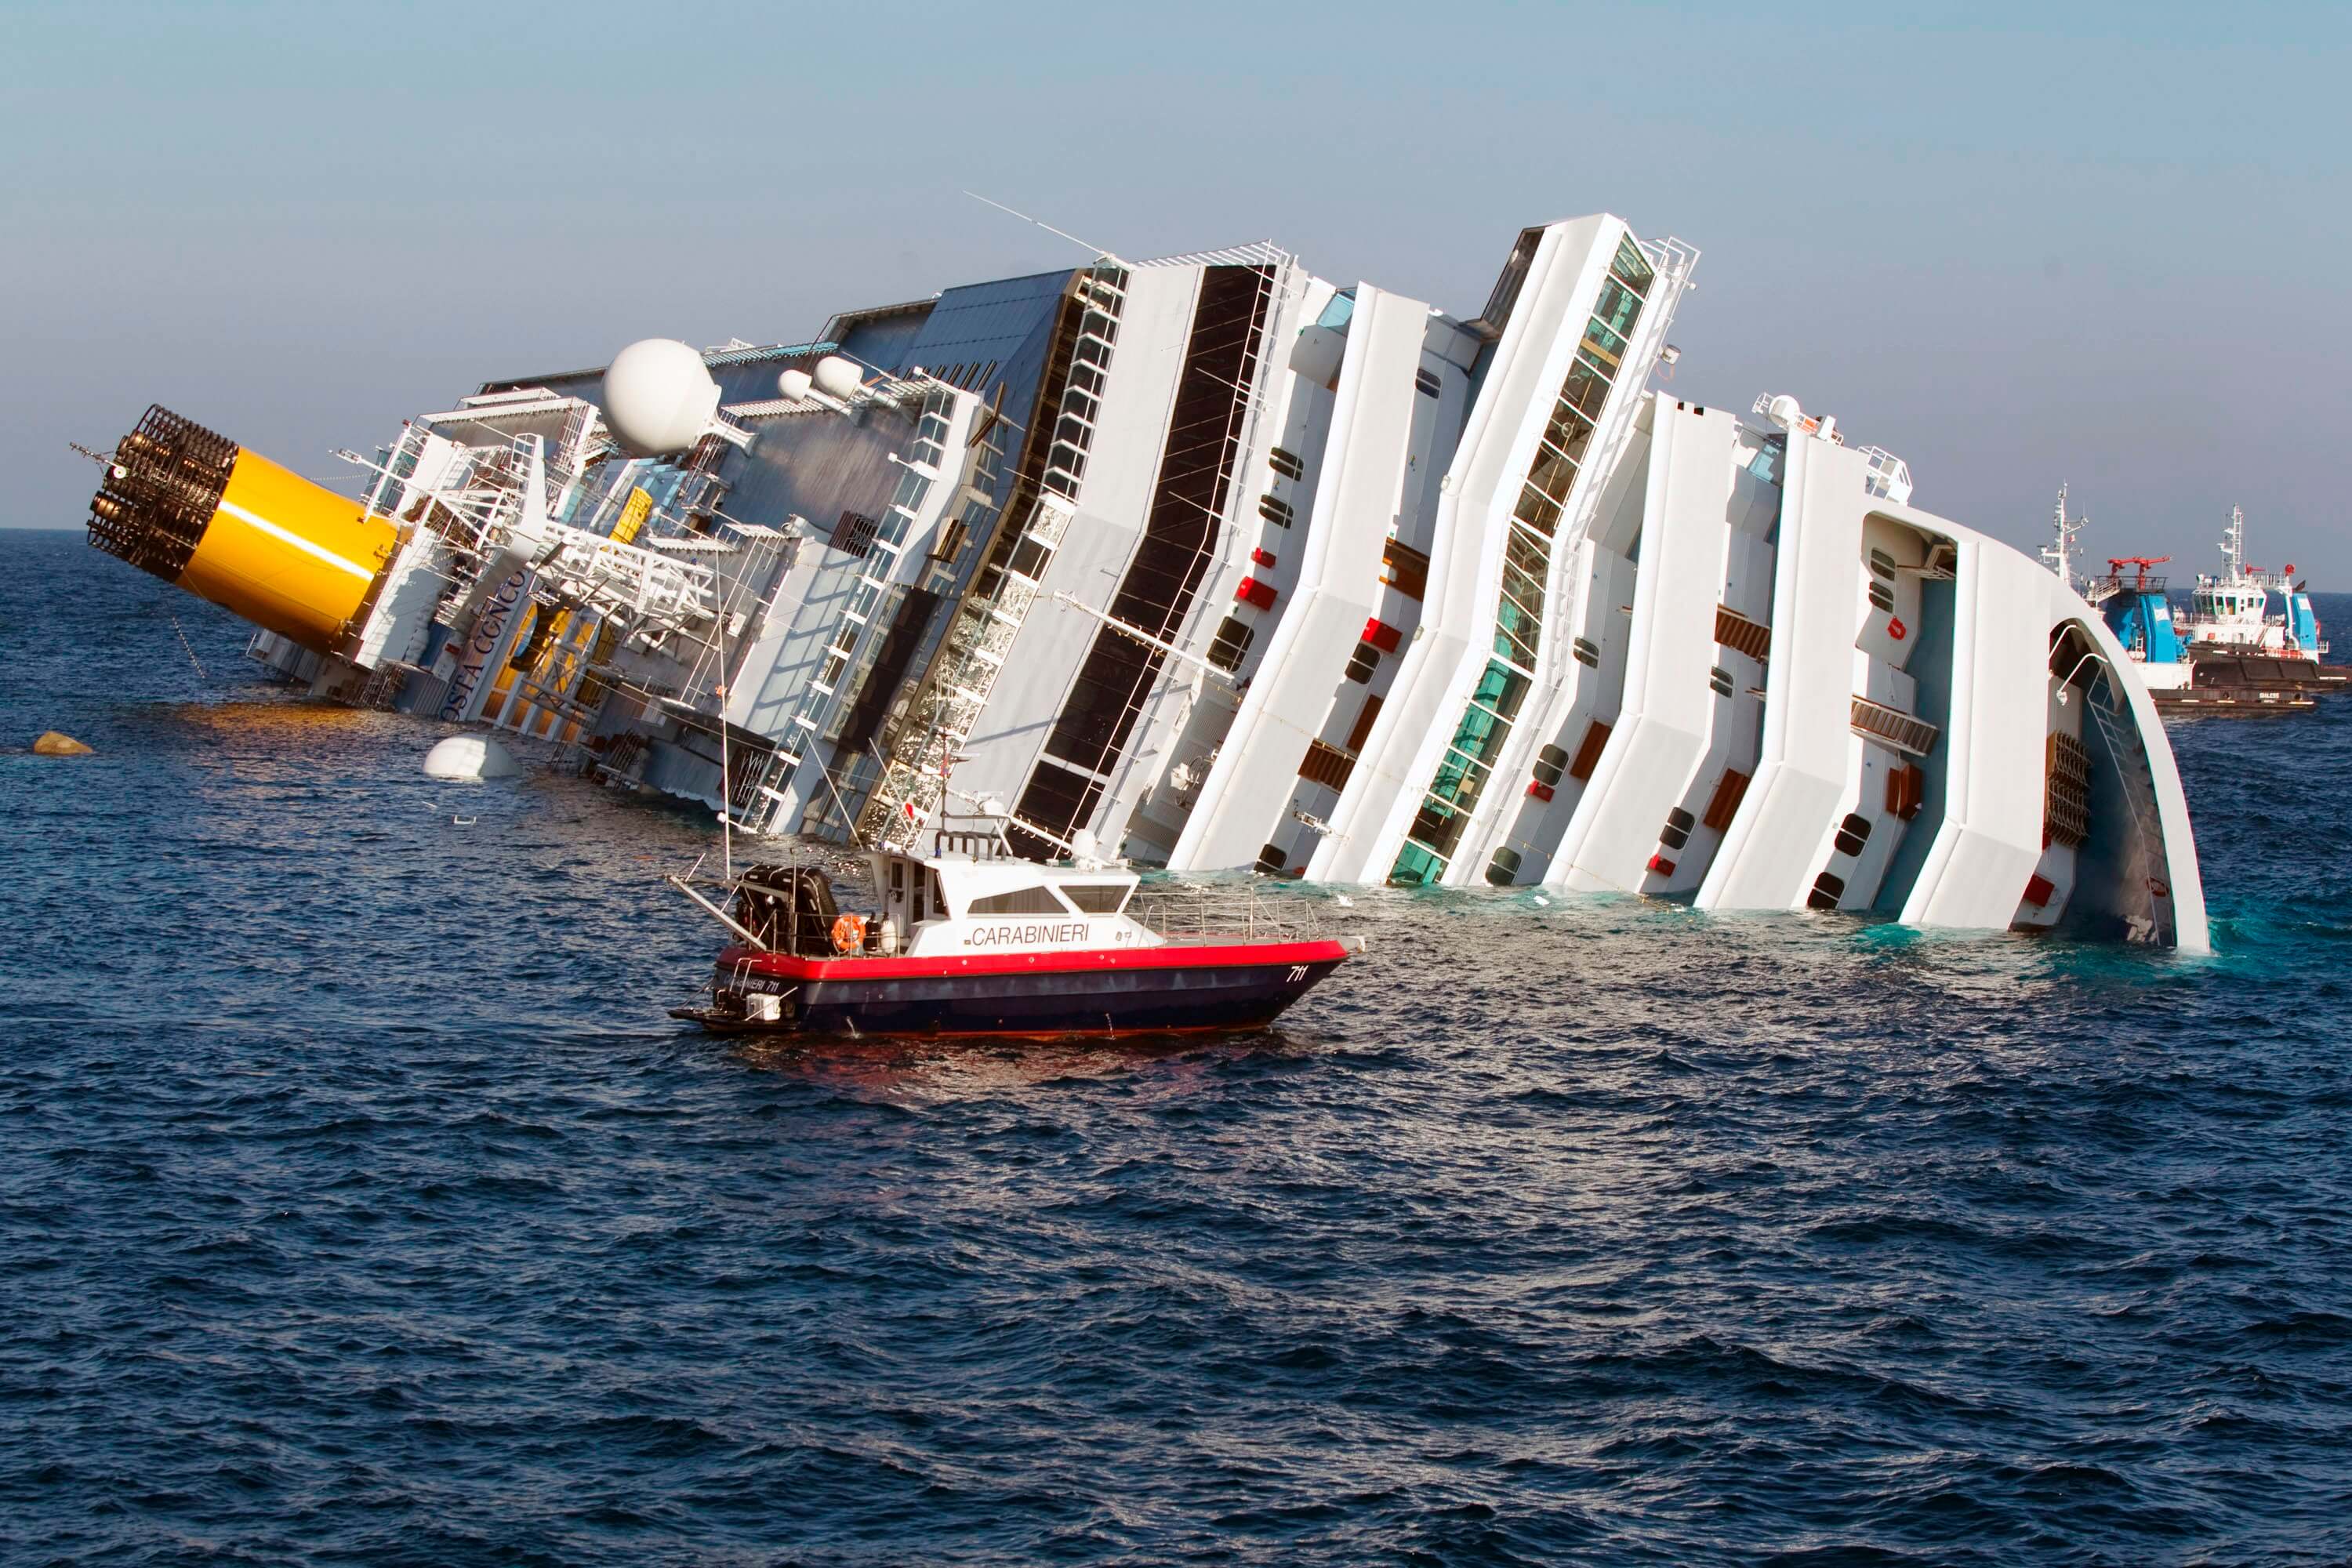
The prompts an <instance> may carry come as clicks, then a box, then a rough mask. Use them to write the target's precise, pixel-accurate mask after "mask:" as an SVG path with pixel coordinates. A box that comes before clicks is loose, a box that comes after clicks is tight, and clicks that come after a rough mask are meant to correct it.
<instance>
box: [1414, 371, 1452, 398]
mask: <svg viewBox="0 0 2352 1568" xmlns="http://www.w3.org/2000/svg"><path fill="white" fill-rule="evenodd" d="M1412 384H1413V390H1414V391H1416V392H1418V393H1420V394H1421V395H1423V397H1434V396H1436V395H1437V393H1438V389H1439V388H1440V387H1441V386H1442V385H1443V384H1444V383H1442V382H1440V381H1439V380H1438V379H1437V377H1436V375H1435V374H1433V373H1432V372H1430V371H1425V370H1417V371H1414V372H1413V373H1412Z"/></svg>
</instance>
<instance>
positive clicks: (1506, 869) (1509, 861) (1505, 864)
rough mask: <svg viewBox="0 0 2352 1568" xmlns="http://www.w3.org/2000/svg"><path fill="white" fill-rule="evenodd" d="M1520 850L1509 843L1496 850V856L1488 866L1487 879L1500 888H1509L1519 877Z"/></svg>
mask: <svg viewBox="0 0 2352 1568" xmlns="http://www.w3.org/2000/svg"><path fill="white" fill-rule="evenodd" d="M1518 876H1519V852H1518V851H1517V850H1516V849H1514V848H1512V847H1510V846H1509V845H1507V844H1506V845H1504V846H1503V847H1501V848H1500V849H1497V850H1496V851H1495V858H1494V859H1493V860H1492V861H1491V862H1489V863H1488V865H1487V867H1486V880H1488V881H1489V882H1492V883H1493V884H1494V885H1495V886H1496V887H1498V888H1507V887H1509V886H1510V885H1511V884H1512V883H1513V882H1515V881H1517V879H1518Z"/></svg>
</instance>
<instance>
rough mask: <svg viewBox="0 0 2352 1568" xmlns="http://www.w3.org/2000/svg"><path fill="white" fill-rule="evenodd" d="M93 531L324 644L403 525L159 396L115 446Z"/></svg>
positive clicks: (184, 581) (138, 559)
mask: <svg viewBox="0 0 2352 1568" xmlns="http://www.w3.org/2000/svg"><path fill="white" fill-rule="evenodd" d="M89 512H90V517H89V542H90V543H91V544H92V545H94V546H96V547H97V548H98V549H100V550H103V551H105V552H107V553H108V554H110V555H118V556H121V558H122V559H123V560H125V561H128V562H130V563H131V564H132V565H133V566H136V567H138V568H139V569H140V570H142V571H143V572H150V573H152V574H154V575H156V576H158V577H161V578H163V580H164V581H165V582H167V583H175V584H178V585H179V586H181V587H183V588H185V589H186V590H187V591H188V592H190V593H191V594H194V595H198V596H199V597H202V598H206V599H210V600H211V601H212V602H213V603H214V604H216V605H222V606H223V607H225V608H226V609H227V610H229V611H230V612H231V613H233V614H235V615H236V616H241V617H242V618H244V619H246V620H248V621H251V622H252V623H253V624H254V625H255V626H262V627H265V628H267V629H268V630H269V631H273V632H276V633H277V634H278V636H280V637H287V638H289V639H290V640H292V641H294V642H297V643H299V644H301V645H302V646H303V647H308V648H313V649H316V650H318V651H319V652H321V653H330V652H333V651H335V650H336V649H337V648H338V647H341V645H342V644H343V643H344V642H345V641H346V640H347V639H348V638H349V637H351V636H352V633H353V632H354V631H355V630H356V629H357V624H358V622H359V621H360V619H361V618H362V616H363V614H364V613H365V609H366V606H367V605H368V603H369V601H370V599H371V598H372V596H373V594H374V592H375V587H376V584H377V581H378V580H379V579H380V578H381V576H382V575H383V568H384V565H385V563H387V562H389V561H390V560H391V559H392V554H393V552H394V549H395V548H397V546H398V544H399V542H400V538H399V530H398V529H397V528H396V527H395V526H394V524H393V523H392V522H390V521H387V520H385V519H383V518H372V517H369V516H368V515H367V514H366V511H365V510H364V509H363V508H362V506H361V505H360V503H359V502H357V501H355V500H349V499H348V498H346V497H343V496H339V495H337V494H335V492H334V491H332V490H330V489H322V488H321V487H320V486H318V485H314V484H312V483H311V482H310V480H308V479H304V478H302V477H301V476H300V475H299V474H294V473H289V472H288V471H287V470H286V469H284V468H279V467H278V465H277V464H275V463H273V462H271V461H270V460H269V459H268V458H264V457H261V456H259V455H258V454H257V453H253V452H248V451H247V450H246V449H245V448H243V447H239V446H237V445H236V443H235V442H234V441H231V440H229V439H228V438H227V437H224V436H218V435H215V434H214V433H213V432H212V431H210V430H207V429H205V428H204V426H200V425H194V424H191V423H190V422H189V421H187V420H185V419H183V418H181V417H180V416H178V415H176V414H173V412H171V410H169V409H167V408H164V407H163V406H161V405H157V406H154V407H151V408H149V409H148V410H147V416H146V417H145V418H143V419H142V420H141V421H140V422H139V427H138V428H137V429H136V430H133V431H132V432H131V434H130V435H128V436H125V437H123V438H122V440H121V442H120V443H118V444H117V446H116V447H115V449H114V460H113V463H112V465H111V466H110V468H108V469H107V477H106V482H105V483H104V484H102V485H100V487H99V491H98V494H97V495H96V496H95V497H94V498H92V499H91V500H90V503H89Z"/></svg>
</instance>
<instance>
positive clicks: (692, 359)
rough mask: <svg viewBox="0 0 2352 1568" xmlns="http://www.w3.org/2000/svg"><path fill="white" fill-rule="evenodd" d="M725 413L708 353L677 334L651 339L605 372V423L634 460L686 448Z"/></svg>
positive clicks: (637, 344)
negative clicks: (704, 356) (714, 418)
mask: <svg viewBox="0 0 2352 1568" xmlns="http://www.w3.org/2000/svg"><path fill="white" fill-rule="evenodd" d="M718 411H719V384H718V383H717V382H715V381H713V380H711V379H710V372H709V370H708V369H706V368H704V366H703V363H702V356H701V355H700V354H699V353H696V352H695V351H694V350H692V349H690V348H688V346H687V345H686V344H684V343H682V342H678V341H677V339H675V338H646V339H643V340H641V341H639V342H634V343H631V344H630V345H629V346H628V347H627V348H625V349H623V350H622V351H621V352H620V353H617V354H614V356H613V365H612V368H611V369H610V370H607V371H606V372H605V373H604V424H605V426H606V427H607V428H609V429H610V430H611V431H612V432H613V438H614V440H616V441H618V442H619V443H620V444H621V449H622V450H623V451H625V452H626V453H628V454H629V456H631V457H632V458H657V457H660V456H661V455H662V454H664V453H666V452H678V451H683V450H685V449H686V448H687V447H691V446H693V445H694V444H695V442H697V441H698V440H700V439H701V438H702V433H703V432H704V431H705V430H707V429H709V427H710V419H711V416H712V415H714V414H716V413H717V412H718Z"/></svg>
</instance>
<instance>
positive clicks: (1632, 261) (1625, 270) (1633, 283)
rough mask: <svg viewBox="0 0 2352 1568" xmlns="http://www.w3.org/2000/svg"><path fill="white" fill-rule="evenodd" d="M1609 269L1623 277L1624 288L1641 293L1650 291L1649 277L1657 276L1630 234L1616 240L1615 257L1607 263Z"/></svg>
mask: <svg viewBox="0 0 2352 1568" xmlns="http://www.w3.org/2000/svg"><path fill="white" fill-rule="evenodd" d="M1609 270H1610V271H1612V272H1613V273H1615V274H1616V275H1617V276H1618V277H1619V278H1622V279H1624V281H1625V287H1626V288H1628V289H1632V290H1633V292H1634V293H1636V294H1643V295H1646V294H1648V293H1649V291H1650V279H1653V278H1654V277H1656V276H1657V274H1656V273H1655V272H1654V270H1652V268H1651V267H1650V262H1649V258H1647V257H1645V256H1643V254H1642V247H1640V246H1638V245H1635V244H1634V243H1633V236H1632V235H1630V234H1629V235H1627V236H1625V237H1623V238H1622V239H1620V240H1619V241H1618V242H1617V258H1616V259H1615V260H1613V261H1612V262H1611V263H1610V264H1609Z"/></svg>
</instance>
